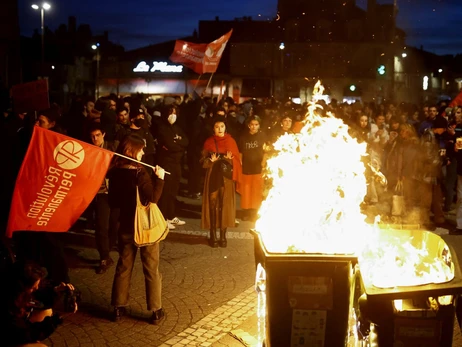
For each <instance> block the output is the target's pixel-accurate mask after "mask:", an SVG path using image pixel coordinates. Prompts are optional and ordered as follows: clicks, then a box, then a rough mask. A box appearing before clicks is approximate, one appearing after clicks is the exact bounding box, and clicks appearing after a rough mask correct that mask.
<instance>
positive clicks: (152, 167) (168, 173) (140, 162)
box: [114, 152, 170, 175]
mask: <svg viewBox="0 0 462 347" xmlns="http://www.w3.org/2000/svg"><path fill="white" fill-rule="evenodd" d="M114 155H118V156H119V157H122V158H124V159H127V160H131V161H136V162H137V163H138V164H141V165H144V166H147V167H150V168H151V169H154V172H156V167H155V166H152V165H149V164H146V163H143V162H142V161H138V160H136V159H133V158H130V157H127V156H125V155H123V154H120V153H116V152H114ZM165 173H166V174H167V175H170V172H168V171H165Z"/></svg>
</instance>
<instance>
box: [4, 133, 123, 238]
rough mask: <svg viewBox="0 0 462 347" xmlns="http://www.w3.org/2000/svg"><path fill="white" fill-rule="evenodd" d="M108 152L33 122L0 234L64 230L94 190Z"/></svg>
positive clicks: (106, 167) (99, 181) (104, 171)
mask: <svg viewBox="0 0 462 347" xmlns="http://www.w3.org/2000/svg"><path fill="white" fill-rule="evenodd" d="M113 155H114V153H112V152H110V151H108V150H105V149H102V148H99V147H96V146H93V145H90V144H88V143H85V142H82V141H78V140H76V139H73V138H71V137H68V136H65V135H62V134H59V133H55V132H53V131H50V130H46V129H43V128H40V127H37V126H36V127H34V132H33V133H32V139H31V141H30V144H29V148H28V149H27V153H26V156H25V157H24V160H23V162H22V165H21V169H20V171H19V175H18V178H17V179H16V185H15V188H14V194H13V199H12V202H11V209H10V215H9V219H8V227H7V232H6V236H7V237H12V235H13V232H14V231H20V230H29V231H50V232H65V231H68V230H69V228H70V227H71V226H72V225H73V224H74V223H75V222H76V221H77V219H78V218H79V217H80V215H81V214H82V213H83V212H84V211H85V209H86V208H87V207H88V205H89V204H90V202H91V201H92V200H93V198H94V197H95V195H96V193H97V192H98V190H99V188H100V186H101V182H103V179H104V178H105V176H106V171H107V169H108V168H109V164H110V162H111V159H112V156H113Z"/></svg>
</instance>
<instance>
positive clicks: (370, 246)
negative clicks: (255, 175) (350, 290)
mask: <svg viewBox="0 0 462 347" xmlns="http://www.w3.org/2000/svg"><path fill="white" fill-rule="evenodd" d="M323 89H324V88H323V87H322V85H321V83H320V82H318V83H317V84H316V86H315V91H316V92H317V93H321V94H322V91H323ZM317 98H319V95H314V97H313V99H314V100H316V99H317ZM304 123H305V125H304V127H303V129H302V130H301V132H300V133H299V134H287V135H283V136H281V137H280V138H279V139H278V141H277V142H276V143H275V144H274V148H275V149H276V150H277V152H278V153H277V155H276V156H274V157H272V158H270V159H268V161H267V170H268V177H269V178H270V179H272V187H271V189H270V191H269V194H268V196H267V198H266V200H265V201H264V202H263V204H262V207H261V209H260V211H259V219H258V220H257V223H256V226H255V227H256V230H257V231H258V232H259V233H260V235H261V236H260V237H261V239H262V241H263V243H264V244H265V247H266V249H267V250H268V251H269V252H272V253H322V254H356V255H358V256H359V259H360V267H361V270H362V273H363V275H364V273H375V274H377V276H375V277H373V278H371V281H372V283H373V284H374V285H376V286H379V287H395V286H406V285H407V286H409V285H418V284H425V283H440V282H445V281H449V280H451V279H452V277H453V273H452V277H451V270H450V266H449V265H448V263H447V262H446V261H445V260H444V257H441V251H442V248H441V247H440V249H438V250H437V252H436V253H435V254H438V255H437V256H435V255H434V254H433V253H431V254H430V255H429V253H428V252H427V251H426V250H425V249H424V248H425V245H424V244H422V243H418V244H416V243H413V242H412V240H411V239H409V238H408V239H403V237H399V236H398V235H397V234H393V237H391V236H390V235H389V234H387V233H385V234H386V235H388V236H390V237H383V236H382V237H380V236H378V235H381V234H382V232H383V230H378V229H377V228H374V227H373V226H372V225H369V224H367V223H366V222H365V219H366V216H365V215H363V214H362V213H361V209H360V204H361V203H362V202H363V200H364V197H365V195H366V189H367V186H366V178H365V165H364V163H363V161H362V159H364V157H365V156H366V155H367V154H366V145H365V144H359V143H358V142H357V141H356V140H355V139H353V138H352V137H351V136H350V135H349V133H348V127H347V125H345V124H344V123H343V121H342V120H340V119H337V118H335V117H334V116H333V115H331V114H327V115H326V116H323V115H321V113H320V112H319V109H318V108H317V106H316V105H315V104H314V103H313V104H312V105H311V106H310V107H309V110H308V113H307V116H306V118H305V120H304ZM400 232H402V231H401V230H400ZM385 234H384V235H385ZM403 235H404V233H403ZM433 235H434V234H433ZM434 236H435V237H438V236H437V235H434ZM438 238H439V237H438ZM440 240H441V242H442V243H443V244H444V241H443V240H442V239H440ZM437 244H440V243H439V241H438V242H437ZM444 245H445V244H444ZM418 247H420V248H418ZM445 249H446V251H447V253H448V254H449V250H448V249H447V246H446V248H445ZM363 250H364V251H363ZM449 257H450V254H449Z"/></svg>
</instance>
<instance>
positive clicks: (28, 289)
mask: <svg viewBox="0 0 462 347" xmlns="http://www.w3.org/2000/svg"><path fill="white" fill-rule="evenodd" d="M39 288H40V280H37V282H35V283H34V284H33V285H32V287H30V288H27V293H28V294H32V293H33V292H35V291H37V290H38V289H39Z"/></svg>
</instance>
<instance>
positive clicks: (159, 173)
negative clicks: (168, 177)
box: [155, 165, 165, 180]
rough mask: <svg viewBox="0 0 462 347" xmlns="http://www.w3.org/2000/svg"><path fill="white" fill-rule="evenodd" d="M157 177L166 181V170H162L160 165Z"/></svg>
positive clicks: (157, 167) (157, 166) (157, 168)
mask: <svg viewBox="0 0 462 347" xmlns="http://www.w3.org/2000/svg"><path fill="white" fill-rule="evenodd" d="M155 174H156V176H157V177H158V178H160V179H161V180H163V179H164V177H165V170H164V169H163V168H161V167H160V166H159V165H156V172H155Z"/></svg>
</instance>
